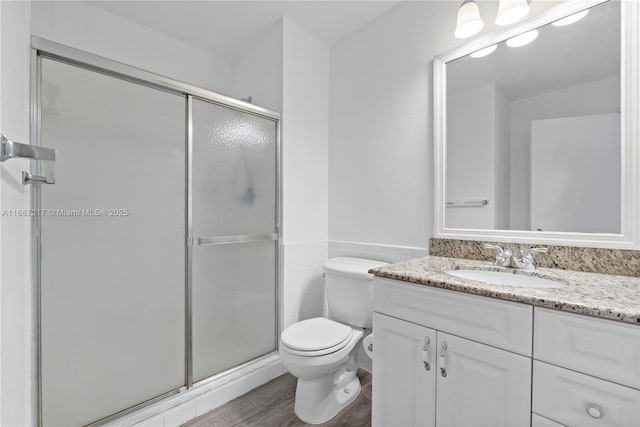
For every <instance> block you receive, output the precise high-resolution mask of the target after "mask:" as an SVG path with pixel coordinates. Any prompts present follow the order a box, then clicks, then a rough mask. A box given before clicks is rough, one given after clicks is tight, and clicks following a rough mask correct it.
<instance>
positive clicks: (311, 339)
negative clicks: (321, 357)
mask: <svg viewBox="0 0 640 427" xmlns="http://www.w3.org/2000/svg"><path fill="white" fill-rule="evenodd" d="M350 336H351V327H349V326H347V325H343V324H342V323H338V322H334V321H333V320H329V319H326V318H324V317H315V318H313V319H308V320H303V321H301V322H297V323H294V324H293V325H291V326H289V327H288V328H287V329H285V330H284V331H283V332H282V335H281V339H282V343H283V344H284V345H286V346H287V347H289V348H292V349H294V350H302V351H313V350H323V349H326V348H330V347H336V346H338V345H339V344H341V343H344V342H345V341H347V339H348V338H349V337H350Z"/></svg>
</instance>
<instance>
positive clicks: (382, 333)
mask: <svg viewBox="0 0 640 427" xmlns="http://www.w3.org/2000/svg"><path fill="white" fill-rule="evenodd" d="M373 330H374V331H375V333H374V335H373V354H374V357H373V372H374V375H373V405H372V406H373V420H372V424H373V425H374V426H421V427H430V426H435V401H436V395H435V393H436V375H435V374H436V369H437V368H436V354H435V348H436V332H435V331H434V330H433V329H429V328H425V327H424V326H420V325H416V324H415V323H410V322H406V321H403V320H398V319H396V318H394V317H389V316H385V315H383V314H379V313H374V315H373ZM425 362H426V363H425Z"/></svg>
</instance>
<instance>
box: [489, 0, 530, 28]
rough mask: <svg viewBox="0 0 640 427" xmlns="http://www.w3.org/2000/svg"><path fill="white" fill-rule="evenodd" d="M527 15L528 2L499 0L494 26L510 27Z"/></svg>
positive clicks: (522, 0)
mask: <svg viewBox="0 0 640 427" xmlns="http://www.w3.org/2000/svg"><path fill="white" fill-rule="evenodd" d="M528 14H529V0H500V4H499V5H498V15H497V16H496V25H511V24H514V23H516V22H518V21H520V20H521V19H522V18H524V17H525V16H527V15H528Z"/></svg>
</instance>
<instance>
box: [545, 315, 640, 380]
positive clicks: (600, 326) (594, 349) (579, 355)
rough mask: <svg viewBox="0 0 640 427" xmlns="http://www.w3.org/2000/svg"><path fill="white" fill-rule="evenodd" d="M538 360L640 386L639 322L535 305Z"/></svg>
mask: <svg viewBox="0 0 640 427" xmlns="http://www.w3.org/2000/svg"><path fill="white" fill-rule="evenodd" d="M533 348H534V354H533V357H534V358H535V359H538V360H542V361H545V362H549V363H552V364H554V365H559V366H564V367H565V368H569V369H572V370H574V371H578V372H584V373H586V374H589V375H594V376H596V377H599V378H604V379H606V380H610V381H614V382H617V383H619V384H623V385H626V386H629V387H634V388H639V389H640V326H635V325H627V324H624V323H622V322H616V321H613V320H605V319H597V318H592V317H588V316H581V315H577V314H570V313H563V312H560V311H554V310H546V309H542V308H536V310H535V328H534V345H533Z"/></svg>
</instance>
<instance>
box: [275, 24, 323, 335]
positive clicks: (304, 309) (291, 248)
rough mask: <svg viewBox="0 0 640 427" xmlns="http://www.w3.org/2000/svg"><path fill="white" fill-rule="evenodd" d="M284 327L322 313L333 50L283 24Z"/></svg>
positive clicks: (314, 38) (308, 34)
mask: <svg viewBox="0 0 640 427" xmlns="http://www.w3.org/2000/svg"><path fill="white" fill-rule="evenodd" d="M282 81H283V86H282V148H283V151H282V162H283V192H282V196H283V240H284V254H285V256H284V262H285V264H284V293H283V297H284V324H283V326H284V327H286V326H287V325H289V324H291V323H292V322H295V321H297V320H299V319H305V318H309V317H314V316H320V315H322V312H323V300H324V298H323V295H324V282H323V279H322V264H323V263H324V261H326V259H327V238H328V219H327V216H328V176H327V174H328V129H329V46H328V44H326V43H325V42H323V41H322V40H320V39H318V38H317V37H315V36H313V35H312V34H310V33H309V32H307V31H305V30H303V29H302V28H300V27H298V26H297V25H295V24H294V23H292V22H291V21H289V20H287V19H285V20H283V75H282Z"/></svg>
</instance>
